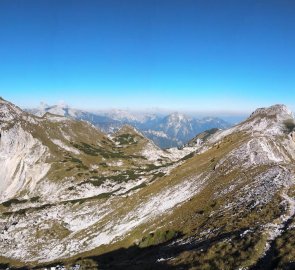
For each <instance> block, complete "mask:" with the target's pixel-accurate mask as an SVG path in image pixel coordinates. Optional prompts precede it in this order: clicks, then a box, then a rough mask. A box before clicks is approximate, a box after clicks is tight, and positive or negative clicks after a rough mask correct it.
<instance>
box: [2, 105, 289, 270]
mask: <svg viewBox="0 0 295 270" xmlns="http://www.w3.org/2000/svg"><path fill="white" fill-rule="evenodd" d="M69 114H71V112H69ZM175 118H177V121H178V120H179V121H180V120H181V122H182V121H183V119H179V118H181V117H179V115H172V117H171V119H172V120H173V121H174V120H175ZM167 123H169V121H167ZM168 126H169V125H168ZM168 130H169V128H168ZM177 132H180V134H181V133H185V131H183V130H182V127H179V130H178V131H177ZM196 135H197V136H196V137H195V138H193V139H192V140H190V141H189V142H188V143H187V144H186V145H184V147H182V148H170V149H162V148H160V147H158V146H157V145H156V144H155V143H154V142H153V141H152V140H150V139H148V138H147V137H146V136H145V135H144V134H143V133H142V132H140V131H138V130H137V129H135V128H134V127H132V126H130V125H123V126H121V127H118V128H116V130H114V132H112V133H111V134H108V135H107V134H105V133H103V132H101V131H100V130H98V129H97V128H96V127H95V126H93V124H91V123H88V122H86V121H78V120H76V117H65V116H61V115H56V114H52V113H50V112H46V113H45V114H42V116H36V115H33V114H31V113H28V112H26V111H23V110H21V109H20V108H18V107H17V106H15V105H14V104H12V103H10V102H8V101H5V100H3V99H0V250H1V253H0V269H71V270H78V269H79V270H82V269H141V270H142V269H249V270H250V269H251V270H253V269H294V265H295V261H294V258H295V248H294V246H295V166H294V164H295V121H294V117H293V114H292V112H291V111H290V110H289V109H288V108H287V107H286V106H284V105H274V106H271V107H268V108H260V109H257V110H256V111H254V112H253V113H252V114H251V115H250V116H249V117H248V118H247V119H246V120H245V121H243V122H241V123H240V124H237V125H235V126H234V127H230V128H228V129H226V130H220V129H217V128H215V129H210V130H208V131H204V132H201V133H200V134H196Z"/></svg>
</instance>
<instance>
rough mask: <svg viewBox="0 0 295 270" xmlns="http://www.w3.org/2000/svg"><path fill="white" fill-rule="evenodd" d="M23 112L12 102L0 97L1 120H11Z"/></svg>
mask: <svg viewBox="0 0 295 270" xmlns="http://www.w3.org/2000/svg"><path fill="white" fill-rule="evenodd" d="M23 113H24V112H23V111H22V110H21V109H20V108H18V107H17V106H15V105H14V104H12V103H10V102H9V101H6V100H5V99H3V98H2V97H1V98H0V119H1V120H2V121H11V120H13V119H15V118H16V117H17V116H20V115H22V114H23Z"/></svg>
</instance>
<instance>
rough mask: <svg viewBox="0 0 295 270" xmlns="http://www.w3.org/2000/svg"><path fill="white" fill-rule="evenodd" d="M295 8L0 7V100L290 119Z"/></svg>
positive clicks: (167, 1)
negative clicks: (281, 108)
mask: <svg viewBox="0 0 295 270" xmlns="http://www.w3.org/2000/svg"><path fill="white" fill-rule="evenodd" d="M294 10H295V1H293V0H277V1H273V0H263V1H262V0H261V1H260V0H240V1H236V0H233V1H228V0H177V1H176V0H124V1H123V0H0V96H2V97H3V98H5V99H7V100H9V101H11V102H13V103H16V104H17V105H19V106H22V107H36V106H38V104H39V103H40V101H43V102H46V103H49V104H56V103H58V102H66V103H67V104H69V105H70V106H72V107H76V108H82V109H92V110H93V109H104V108H131V109H141V108H162V109H168V110H169V109H171V110H182V111H200V112H229V113H237V114H239V113H245V112H250V111H252V110H254V109H255V108H257V107H263V106H269V105H272V104H276V103H284V104H286V105H288V106H289V107H290V108H291V109H293V110H295V16H294Z"/></svg>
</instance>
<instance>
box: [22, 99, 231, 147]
mask: <svg viewBox="0 0 295 270" xmlns="http://www.w3.org/2000/svg"><path fill="white" fill-rule="evenodd" d="M27 111H28V112H30V113H33V114H35V115H37V116H42V115H44V114H45V113H46V112H49V113H52V114H57V115H62V116H65V117H70V118H73V119H77V120H84V121H88V122H90V123H92V124H93V125H95V126H96V127H98V128H99V129H101V130H102V131H103V132H106V133H113V132H115V131H116V130H118V129H119V128H120V127H122V126H124V125H131V126H134V127H135V128H137V129H138V130H139V131H141V132H142V133H143V134H144V135H145V136H146V137H148V138H149V139H151V140H152V141H153V142H154V143H155V144H156V145H158V146H159V147H161V148H171V147H179V146H182V145H183V144H185V143H187V142H188V141H189V140H190V139H192V138H193V137H194V136H195V135H196V134H198V133H200V132H203V131H205V130H208V129H211V128H220V129H225V128H228V127H230V126H231V125H230V124H229V123H228V122H226V121H223V120H222V119H219V118H212V117H205V118H202V119H195V118H191V117H188V116H186V115H184V114H181V113H172V114H169V115H166V116H163V115H159V114H155V113H143V112H131V111H128V110H109V111H101V112H88V111H82V110H77V109H73V108H70V107H68V106H67V105H64V104H61V105H54V106H48V105H46V104H42V106H41V107H40V108H38V109H28V110H27Z"/></svg>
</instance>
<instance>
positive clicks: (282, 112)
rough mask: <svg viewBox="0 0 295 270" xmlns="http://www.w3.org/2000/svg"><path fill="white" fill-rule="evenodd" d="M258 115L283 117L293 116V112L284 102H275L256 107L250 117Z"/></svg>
mask: <svg viewBox="0 0 295 270" xmlns="http://www.w3.org/2000/svg"><path fill="white" fill-rule="evenodd" d="M258 115H262V116H283V117H284V118H285V117H286V116H287V117H289V118H290V117H291V118H293V113H292V111H291V110H289V108H288V107H287V106H286V105H284V104H276V105H273V106H270V107H266V108H258V109H256V110H255V111H254V112H253V113H252V114H251V116H250V118H253V117H256V116H258Z"/></svg>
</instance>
